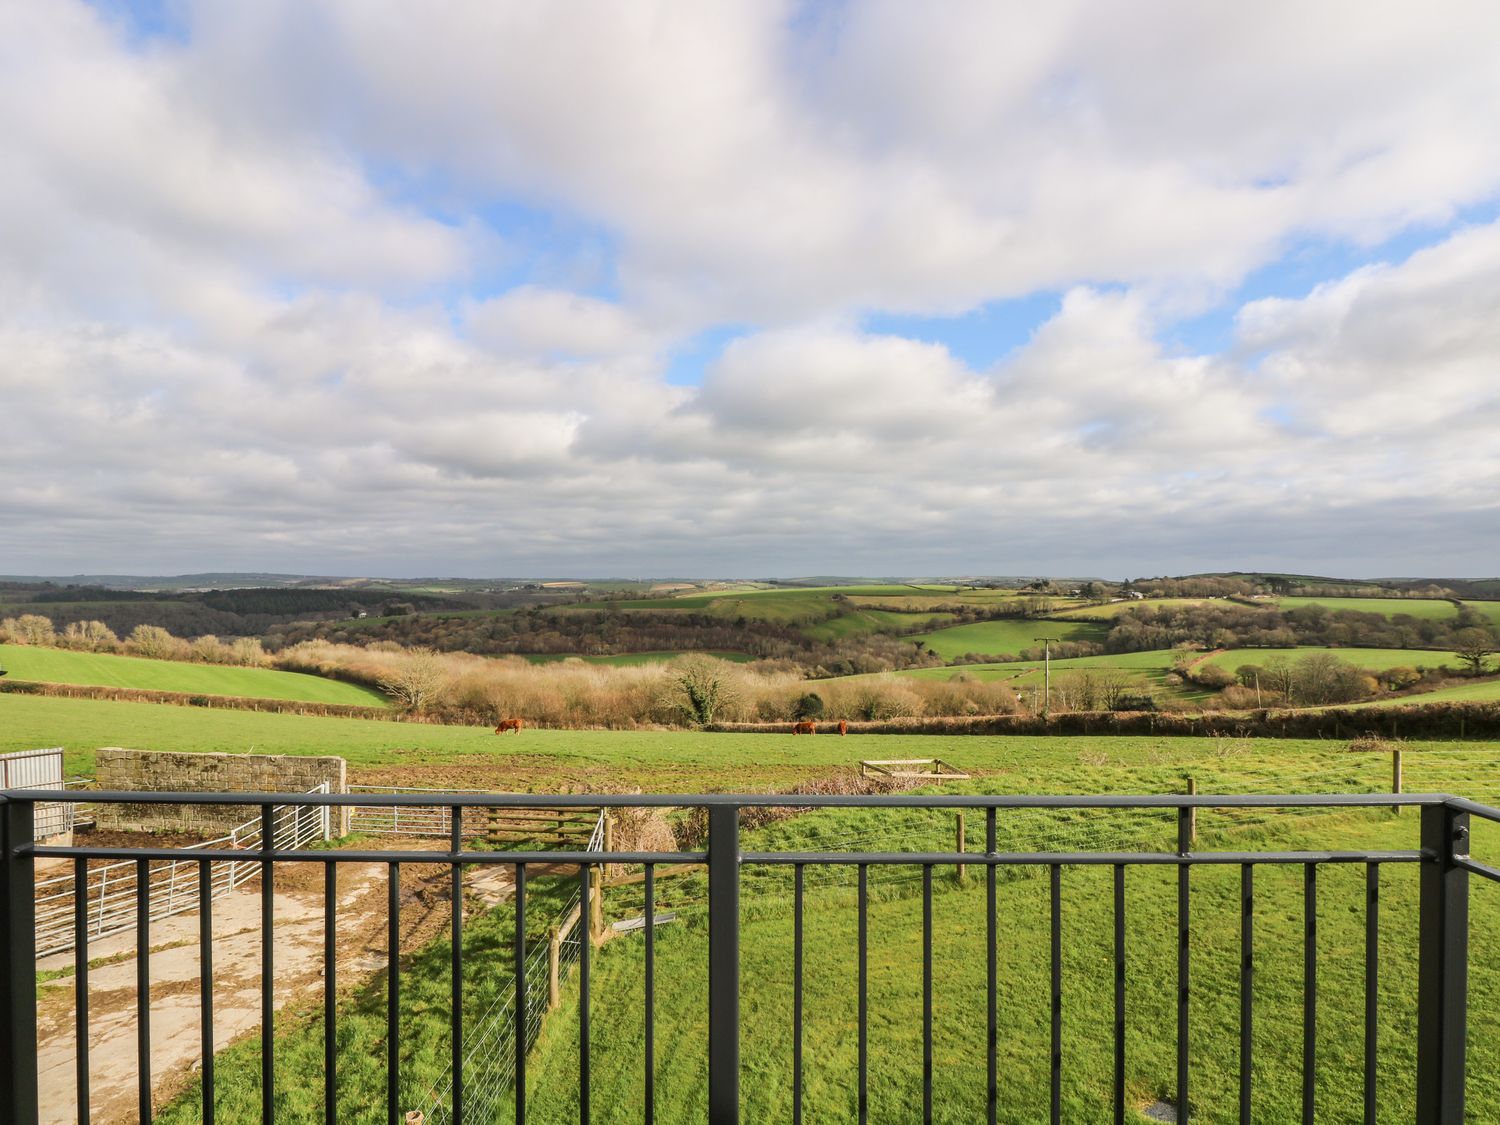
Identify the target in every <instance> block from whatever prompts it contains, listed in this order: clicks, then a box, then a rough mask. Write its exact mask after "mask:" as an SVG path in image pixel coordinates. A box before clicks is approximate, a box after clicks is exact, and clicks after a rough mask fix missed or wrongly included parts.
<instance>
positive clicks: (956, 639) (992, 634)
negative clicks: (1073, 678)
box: [912, 618, 1105, 660]
mask: <svg viewBox="0 0 1500 1125" xmlns="http://www.w3.org/2000/svg"><path fill="white" fill-rule="evenodd" d="M1104 634H1105V628H1104V626H1102V625H1096V624H1093V623H1092V622H1087V621H1061V620H1057V619H1048V620H1041V621H1033V620H1027V619H1022V618H1001V619H1000V620H998V621H978V622H975V623H974V624H972V625H955V626H954V627H953V628H951V629H939V630H937V631H936V632H932V633H923V634H921V635H920V636H916V637H913V638H912V639H913V640H916V641H925V642H926V644H927V647H928V648H930V649H931V650H932V651H933V652H935V653H937V654H938V655H939V656H941V657H942V658H943V659H944V660H952V659H954V658H955V657H959V656H963V655H964V654H965V653H969V652H978V653H995V654H1001V653H1017V652H1021V651H1022V650H1023V649H1028V648H1039V647H1041V644H1040V642H1039V641H1037V640H1036V638H1037V637H1053V638H1055V639H1058V640H1064V641H1098V640H1102V639H1103V637H1104Z"/></svg>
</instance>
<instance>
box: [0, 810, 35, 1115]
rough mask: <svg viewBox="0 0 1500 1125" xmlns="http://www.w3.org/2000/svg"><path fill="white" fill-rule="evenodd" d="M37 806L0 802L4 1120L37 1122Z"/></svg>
mask: <svg viewBox="0 0 1500 1125" xmlns="http://www.w3.org/2000/svg"><path fill="white" fill-rule="evenodd" d="M32 818H33V810H32V807H31V805H30V804H29V803H28V802H25V801H15V800H4V801H0V846H3V847H4V850H5V854H4V856H3V857H0V903H3V904H4V910H5V916H4V918H3V919H0V922H3V924H0V957H3V959H4V964H5V971H4V973H3V974H0V1068H3V1069H0V1074H4V1075H5V1083H4V1085H5V1088H6V1093H5V1094H4V1095H3V1096H0V1105H4V1106H5V1107H6V1113H5V1114H4V1119H5V1120H6V1121H7V1122H11V1121H13V1122H16V1125H35V1123H36V1121H37V1117H38V1113H39V1108H38V1104H37V1075H36V919H35V910H36V902H35V894H36V887H35V883H36V874H35V870H34V864H35V860H33V859H32V856H31V845H32V843H33V842H34V841H33V839H32V835H33V833H32V823H33V819H32Z"/></svg>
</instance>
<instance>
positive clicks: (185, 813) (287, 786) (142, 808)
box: [95, 746, 348, 836]
mask: <svg viewBox="0 0 1500 1125" xmlns="http://www.w3.org/2000/svg"><path fill="white" fill-rule="evenodd" d="M95 778H96V782H97V784H98V787H99V788H100V789H101V790H112V791H123V792H127V793H132V792H157V793H306V792H307V791H308V790H310V789H313V788H315V787H316V786H318V785H321V784H322V783H323V782H325V781H326V782H328V788H329V791H330V792H332V793H343V792H345V791H346V789H347V787H348V784H347V782H348V763H347V762H345V761H344V759H343V758H335V757H324V758H307V757H298V756H292V755H273V754H185V753H177V752H172V751H155V750H127V749H125V748H123V747H119V746H110V747H106V748H104V749H101V750H100V751H99V752H98V754H97V755H96V756H95ZM96 807H97V809H98V823H99V827H100V828H108V829H124V830H133V831H142V830H144V831H174V832H188V833H192V834H194V835H215V834H218V833H221V832H225V831H227V830H228V829H230V828H233V827H234V826H235V825H237V824H243V823H244V822H245V821H247V820H252V819H254V818H255V817H256V816H257V815H259V812H258V809H257V806H255V805H131V804H118V805H116V804H105V805H98V806H96ZM332 827H333V832H334V834H335V835H337V836H343V835H345V834H347V832H348V810H347V809H335V810H334V816H333V821H332Z"/></svg>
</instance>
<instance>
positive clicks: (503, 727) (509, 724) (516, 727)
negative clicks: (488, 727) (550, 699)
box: [495, 719, 526, 734]
mask: <svg viewBox="0 0 1500 1125" xmlns="http://www.w3.org/2000/svg"><path fill="white" fill-rule="evenodd" d="M525 725H526V723H525V721H524V720H522V719H501V720H500V725H499V726H497V727H496V728H495V733H496V734H504V733H505V732H506V731H508V730H513V731H515V732H516V733H517V734H520V733H521V728H522V727H524V726H525Z"/></svg>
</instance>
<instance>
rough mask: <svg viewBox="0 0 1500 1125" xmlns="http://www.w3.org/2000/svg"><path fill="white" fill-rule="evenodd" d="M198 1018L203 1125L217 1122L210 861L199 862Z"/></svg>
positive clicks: (211, 867)
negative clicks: (201, 1058) (201, 1059)
mask: <svg viewBox="0 0 1500 1125" xmlns="http://www.w3.org/2000/svg"><path fill="white" fill-rule="evenodd" d="M198 1019H199V1022H200V1023H201V1025H202V1026H201V1028H200V1031H201V1034H202V1042H203V1046H202V1056H203V1073H202V1075H201V1076H200V1079H201V1086H202V1090H203V1125H214V1118H215V1115H216V1111H217V1109H218V1106H217V1104H216V1103H215V1099H214V873H213V863H212V861H210V860H206V859H201V860H199V861H198Z"/></svg>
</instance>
